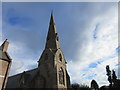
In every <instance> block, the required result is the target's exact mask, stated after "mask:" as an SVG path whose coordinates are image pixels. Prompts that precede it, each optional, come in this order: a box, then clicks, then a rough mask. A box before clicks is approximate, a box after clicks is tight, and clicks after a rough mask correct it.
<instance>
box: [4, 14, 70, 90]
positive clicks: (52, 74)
mask: <svg viewBox="0 0 120 90" xmlns="http://www.w3.org/2000/svg"><path fill="white" fill-rule="evenodd" d="M66 64H67V62H66V60H65V57H64V54H63V52H62V50H61V48H60V43H59V37H58V33H57V31H56V26H55V22H54V17H53V14H51V18H50V24H49V29H48V35H47V39H46V46H45V49H44V51H43V53H42V55H41V57H40V59H39V61H38V68H36V69H33V70H29V71H24V72H23V73H20V74H17V75H14V76H11V77H9V78H8V83H7V87H6V88H62V89H67V88H68V87H69V86H70V77H69V75H68V72H67V69H66Z"/></svg>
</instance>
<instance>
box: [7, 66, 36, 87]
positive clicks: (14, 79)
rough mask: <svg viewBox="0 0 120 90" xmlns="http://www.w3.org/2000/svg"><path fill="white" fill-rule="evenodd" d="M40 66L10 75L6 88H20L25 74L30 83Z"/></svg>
mask: <svg viewBox="0 0 120 90" xmlns="http://www.w3.org/2000/svg"><path fill="white" fill-rule="evenodd" d="M37 73H38V68H36V69H32V70H29V71H24V72H23V73H20V74H17V75H14V76H10V77H8V82H7V86H6V88H20V79H21V78H22V76H23V75H24V76H25V79H26V80H27V82H28V83H30V82H31V81H32V80H33V78H34V77H35V76H36V75H37Z"/></svg>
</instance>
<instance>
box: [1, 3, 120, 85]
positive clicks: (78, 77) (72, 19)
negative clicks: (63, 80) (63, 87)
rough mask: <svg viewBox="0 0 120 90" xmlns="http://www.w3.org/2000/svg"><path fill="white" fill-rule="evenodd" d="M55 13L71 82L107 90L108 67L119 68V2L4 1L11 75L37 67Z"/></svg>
mask: <svg viewBox="0 0 120 90" xmlns="http://www.w3.org/2000/svg"><path fill="white" fill-rule="evenodd" d="M52 10H53V11H54V18H55V23H56V28H57V32H58V35H59V38H60V44H61V49H62V51H63V53H64V55H65V58H66V61H67V69H68V72H69V74H70V77H71V82H72V83H75V82H77V83H80V84H87V85H90V82H91V80H93V79H95V80H96V81H97V82H98V84H99V85H100V86H101V85H108V84H109V83H108V81H107V76H106V69H105V68H106V65H109V66H110V69H111V70H113V69H114V70H115V71H116V72H118V69H117V68H118V66H120V64H119V63H118V53H119V52H118V51H119V48H120V47H119V46H118V3H117V2H111V3H110V2H106V3H105V2H96V3H95V2H89V3H88V2H79V3H75V2H71V3H70V2H66V3H65V2H61V3H60V2H59V3H57V2H56V3H53V2H49V3H42V2H34V3H33V2H31V3H30V2H26V3H25V2H19V3H17V2H16V3H13V2H12V3H9V2H3V3H2V19H0V23H2V26H0V28H1V27H2V29H1V30H2V31H1V32H0V35H1V37H0V38H1V41H0V43H2V42H3V41H4V40H5V39H6V38H7V39H8V40H9V42H10V45H9V49H8V52H9V55H10V56H11V58H12V59H13V62H12V67H11V71H10V75H14V74H17V73H20V72H23V71H24V70H29V69H33V68H36V67H37V61H38V59H39V57H40V55H41V53H42V51H43V50H44V47H45V42H46V36H47V32H48V26H49V20H50V14H51V11H52ZM1 21H2V22H1ZM0 25H1V24H0ZM117 76H118V74H117ZM119 76H120V75H119Z"/></svg>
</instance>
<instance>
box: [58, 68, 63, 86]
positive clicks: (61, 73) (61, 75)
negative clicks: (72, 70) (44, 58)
mask: <svg viewBox="0 0 120 90" xmlns="http://www.w3.org/2000/svg"><path fill="white" fill-rule="evenodd" d="M59 84H64V71H63V69H62V68H60V70H59Z"/></svg>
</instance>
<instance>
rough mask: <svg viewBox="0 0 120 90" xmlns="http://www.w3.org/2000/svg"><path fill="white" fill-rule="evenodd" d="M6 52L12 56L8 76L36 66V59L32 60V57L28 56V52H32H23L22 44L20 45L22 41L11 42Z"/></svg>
mask: <svg viewBox="0 0 120 90" xmlns="http://www.w3.org/2000/svg"><path fill="white" fill-rule="evenodd" d="M8 53H9V54H10V56H11V58H12V65H11V69H10V74H9V75H10V76H11V75H15V74H18V73H21V72H23V71H27V70H30V69H33V68H35V67H37V61H36V60H34V58H31V59H30V58H28V57H29V54H30V55H32V54H31V53H29V52H27V50H26V52H24V45H22V43H19V42H18V43H15V42H14V43H12V42H11V43H10V45H9V48H8ZM26 53H28V54H26ZM28 60H29V62H28Z"/></svg>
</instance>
